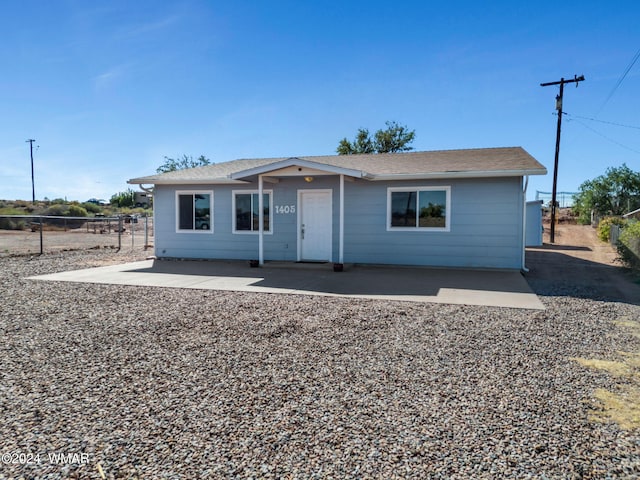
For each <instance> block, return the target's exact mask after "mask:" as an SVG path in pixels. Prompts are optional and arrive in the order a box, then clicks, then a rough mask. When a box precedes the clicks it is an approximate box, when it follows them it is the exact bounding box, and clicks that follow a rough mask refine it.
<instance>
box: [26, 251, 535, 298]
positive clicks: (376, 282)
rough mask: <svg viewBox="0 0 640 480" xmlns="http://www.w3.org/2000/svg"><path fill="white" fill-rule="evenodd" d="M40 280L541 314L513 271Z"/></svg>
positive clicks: (163, 267)
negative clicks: (426, 303) (489, 307)
mask: <svg viewBox="0 0 640 480" xmlns="http://www.w3.org/2000/svg"><path fill="white" fill-rule="evenodd" d="M31 278H32V279H35V280H53V281H66V282H85V283H103V284H113V285H142V286H152V287H169V288H196V289H204V290H226V291H241V292H260V293H279V294H304V295H326V296H338V297H350V298H370V299H380V300H401V301H412V302H433V303H448V304H461V305H485V306H496V307H510V308H526V309H537V310H542V309H544V308H545V307H544V305H543V304H542V302H541V301H540V300H539V299H538V297H537V296H536V295H535V294H534V293H533V291H532V290H531V288H530V287H529V285H528V284H527V282H526V280H525V279H524V277H523V276H522V275H521V274H520V273H519V272H513V271H485V270H460V269H436V268H410V267H391V266H384V267H377V266H359V265H358V266H351V267H349V266H345V271H344V272H340V273H336V272H333V270H332V267H331V265H329V264H324V265H314V264H292V263H285V264H279V263H266V264H265V266H264V267H261V268H250V267H249V265H248V263H247V262H227V261H196V260H183V261H173V260H145V261H141V262H134V263H127V264H121V265H112V266H107V267H97V268H89V269H84V270H74V271H69V272H61V273H54V274H50V275H41V276H37V277H31Z"/></svg>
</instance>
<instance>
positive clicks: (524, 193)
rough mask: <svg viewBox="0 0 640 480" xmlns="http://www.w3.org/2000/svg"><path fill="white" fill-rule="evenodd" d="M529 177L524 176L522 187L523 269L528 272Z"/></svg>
mask: <svg viewBox="0 0 640 480" xmlns="http://www.w3.org/2000/svg"><path fill="white" fill-rule="evenodd" d="M528 186H529V177H528V176H527V177H525V178H524V188H523V189H522V200H521V201H522V267H521V268H522V271H523V272H525V273H526V272H528V271H529V269H528V268H527V265H526V260H525V259H526V245H527V188H528Z"/></svg>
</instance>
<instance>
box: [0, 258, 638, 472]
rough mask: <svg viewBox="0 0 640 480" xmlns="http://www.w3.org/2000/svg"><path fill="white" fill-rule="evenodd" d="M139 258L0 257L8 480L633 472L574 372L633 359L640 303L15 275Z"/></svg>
mask: <svg viewBox="0 0 640 480" xmlns="http://www.w3.org/2000/svg"><path fill="white" fill-rule="evenodd" d="M143 256H144V253H143V252H138V253H134V254H127V255H125V254H122V253H114V252H111V251H109V252H103V251H93V252H66V253H63V254H50V255H44V256H42V257H34V258H30V257H8V258H0V272H2V273H0V292H1V294H2V297H1V300H0V332H1V334H2V341H1V342H0V365H1V366H2V368H1V369H0V454H1V455H2V456H1V457H0V479H9V478H16V479H17V478H26V479H31V478H43V479H44V478H46V479H59V478H82V479H100V478H117V479H120V478H122V479H134V478H138V479H156V478H161V479H196V478H211V479H218V478H296V479H307V478H318V479H320V478H323V479H324V478H335V479H343V478H344V479H346V478H385V479H392V478H416V479H424V478H442V479H445V478H446V479H456V478H459V479H462V478H637V477H638V476H640V436H639V434H638V432H625V431H622V430H620V429H619V428H618V427H617V426H616V425H615V424H599V423H591V422H590V421H589V418H588V416H589V411H590V410H589V409H590V401H591V398H592V392H593V390H594V389H595V388H599V387H601V388H609V387H612V384H613V383H612V379H611V378H610V377H609V376H608V375H607V374H605V373H599V372H596V371H591V370H589V369H586V368H584V367H582V366H580V365H578V364H577V363H576V362H575V361H573V360H571V359H572V358H574V357H587V358H588V357H591V356H598V358H615V357H616V355H617V352H618V351H638V350H640V340H639V339H637V338H635V337H633V336H632V335H630V334H628V333H627V332H626V331H625V330H623V329H621V328H620V327H618V326H616V325H614V323H613V321H614V320H616V319H620V318H625V319H630V318H633V319H638V318H640V307H638V306H636V305H633V304H631V303H613V302H607V301H603V300H592V299H589V298H575V297H572V296H569V295H570V293H571V292H568V291H567V290H566V288H565V290H563V295H562V296H554V295H548V296H545V297H544V298H543V301H544V303H545V304H546V306H547V310H545V311H531V310H516V309H499V308H492V307H467V306H459V305H458V306H451V305H438V304H416V303H401V302H389V301H375V300H353V299H341V298H325V297H312V296H295V297H292V296H285V295H270V294H257V293H232V292H203V291H197V290H176V289H163V288H150V287H134V286H112V285H89V284H70V283H62V282H60V283H58V282H37V281H30V280H26V277H28V276H31V275H37V274H45V273H53V272H56V271H63V270H68V269H70V268H86V267H88V266H97V265H106V264H111V263H116V262H123V261H131V260H136V259H141V258H143ZM547 287H548V285H547ZM546 293H547V294H548V293H549V292H546ZM37 454H39V457H37ZM50 454H51V456H50ZM60 454H65V457H61V456H60ZM74 454H75V456H74ZM66 455H69V456H66ZM29 460H30V461H31V463H30V464H25V463H26V462H27V461H29ZM61 460H62V461H61Z"/></svg>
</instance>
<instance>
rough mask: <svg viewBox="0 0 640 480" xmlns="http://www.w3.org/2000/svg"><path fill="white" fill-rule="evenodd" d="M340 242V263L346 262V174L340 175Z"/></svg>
mask: <svg viewBox="0 0 640 480" xmlns="http://www.w3.org/2000/svg"><path fill="white" fill-rule="evenodd" d="M339 228H340V242H339V252H338V263H344V175H340V227H339Z"/></svg>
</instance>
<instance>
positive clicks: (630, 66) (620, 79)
mask: <svg viewBox="0 0 640 480" xmlns="http://www.w3.org/2000/svg"><path fill="white" fill-rule="evenodd" d="M638 58H640V49H639V50H638V51H637V52H636V54H635V55H634V56H633V58H632V59H631V62H630V63H629V65H628V66H627V68H626V70H625V71H624V73H623V74H622V76H621V77H620V78H619V79H618V83H616V84H615V86H614V87H613V89H612V90H611V92H610V93H609V96H607V98H606V99H605V101H604V102H603V103H602V105H601V106H600V109H599V110H598V112H597V113H596V115H599V114H600V112H601V111H602V109H603V108H604V106H605V105H606V104H607V102H609V100H611V97H613V94H614V93H616V90H618V87H619V86H620V84H621V83H622V81H623V80H624V79H625V77H626V76H627V73H629V71H630V70H631V68H632V67H633V66H634V65H635V63H636V62H637V61H638Z"/></svg>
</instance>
